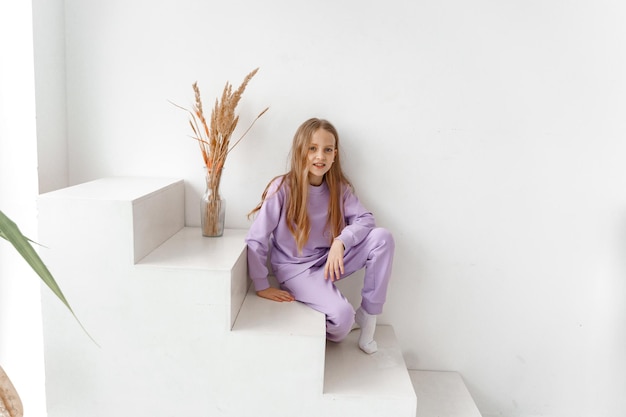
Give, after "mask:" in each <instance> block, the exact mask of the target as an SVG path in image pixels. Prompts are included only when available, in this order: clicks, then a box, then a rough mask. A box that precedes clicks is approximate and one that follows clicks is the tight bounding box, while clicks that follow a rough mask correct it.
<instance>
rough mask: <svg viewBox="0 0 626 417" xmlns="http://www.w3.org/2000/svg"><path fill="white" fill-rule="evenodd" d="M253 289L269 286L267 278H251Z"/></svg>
mask: <svg viewBox="0 0 626 417" xmlns="http://www.w3.org/2000/svg"><path fill="white" fill-rule="evenodd" d="M252 284H254V290H255V291H263V290H266V289H268V288H269V287H270V282H269V280H268V279H267V278H255V279H253V280H252Z"/></svg>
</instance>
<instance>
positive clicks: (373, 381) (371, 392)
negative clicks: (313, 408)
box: [324, 325, 416, 417]
mask: <svg viewBox="0 0 626 417" xmlns="http://www.w3.org/2000/svg"><path fill="white" fill-rule="evenodd" d="M359 333H360V331H359V330H358V329H357V330H353V331H352V332H350V334H349V335H348V337H347V338H346V339H345V340H344V341H342V342H341V343H333V342H328V346H327V348H326V366H325V373H324V396H325V399H326V401H327V404H331V405H332V408H331V407H329V408H328V409H327V410H325V411H326V414H324V415H325V416H409V417H413V416H414V415H415V407H416V397H415V392H414V391H413V386H412V385H411V380H410V378H409V373H408V371H407V368H406V364H405V363H404V358H403V357H402V352H401V350H400V346H399V344H398V340H397V339H396V335H395V333H394V331H393V327H391V326H385V325H382V326H381V325H379V326H377V327H376V333H375V339H376V343H377V345H378V351H377V352H376V353H373V354H371V355H368V354H366V353H364V352H362V351H361V350H360V349H359V347H358V336H359Z"/></svg>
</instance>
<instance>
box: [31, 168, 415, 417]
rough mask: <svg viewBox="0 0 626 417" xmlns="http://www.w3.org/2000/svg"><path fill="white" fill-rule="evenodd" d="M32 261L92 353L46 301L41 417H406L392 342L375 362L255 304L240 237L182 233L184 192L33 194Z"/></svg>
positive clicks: (405, 382) (382, 336)
mask: <svg viewBox="0 0 626 417" xmlns="http://www.w3.org/2000/svg"><path fill="white" fill-rule="evenodd" d="M39 216H40V218H39V224H40V230H39V239H40V241H41V243H42V244H43V245H45V246H46V247H47V249H42V250H41V251H40V252H41V254H42V257H43V259H44V261H45V262H46V263H47V264H48V266H49V267H50V269H51V270H52V272H53V274H54V275H55V277H56V278H57V280H58V282H59V284H60V286H61V288H62V289H63V290H64V292H65V295H66V296H67V298H68V300H69V302H70V304H71V305H72V307H73V308H74V310H75V312H76V314H77V315H78V317H79V318H80V319H81V321H82V323H83V324H84V326H85V327H86V328H87V330H88V331H89V332H90V334H91V335H92V336H93V337H94V339H96V341H97V342H98V344H99V345H100V346H97V345H96V344H94V343H93V342H92V341H91V340H90V339H89V338H88V337H87V336H86V335H85V334H84V333H83V332H82V330H81V329H80V327H79V326H78V325H77V324H76V322H75V321H74V319H73V317H72V316H71V315H70V314H69V313H68V312H67V311H66V310H65V309H64V307H63V306H62V305H61V303H60V302H58V300H56V299H54V298H53V297H52V296H51V295H50V294H49V292H45V291H44V292H43V295H42V298H43V309H44V350H45V361H46V390H47V400H48V417H85V416H89V417H100V416H103V417H104V416H107V417H109V416H116V417H148V416H150V417H166V416H168V417H170V416H172V417H173V416H177V417H178V416H203V417H204V416H241V417H248V416H272V417H280V416H289V417H293V416H311V417H313V416H315V417H326V416H331V417H332V416H359V417H368V416H372V417H379V416H392V417H396V416H397V417H403V416H405V417H413V416H415V415H416V395H415V391H414V390H413V385H412V383H411V378H410V376H409V373H408V371H407V369H406V366H405V364H404V360H403V358H402V354H401V352H400V349H399V346H398V343H397V340H396V338H395V335H394V332H393V329H392V328H391V327H390V326H379V327H378V328H377V333H376V335H377V342H378V346H379V351H378V352H377V353H375V354H373V355H366V354H364V353H362V352H361V351H360V350H359V349H358V347H357V343H356V336H357V333H356V332H353V333H351V334H350V336H349V337H348V339H347V340H345V341H344V342H342V343H340V344H335V343H331V342H329V343H328V344H327V342H326V339H325V323H324V317H323V315H322V314H320V313H318V312H316V311H313V310H312V309H310V308H308V307H306V306H304V305H302V304H300V303H297V302H294V303H276V302H272V301H268V300H264V299H261V298H259V297H257V296H256V295H255V294H254V292H252V291H251V290H250V289H249V288H250V285H249V280H248V277H247V265H246V246H245V242H244V236H245V231H244V230H226V232H225V234H224V236H223V237H220V238H205V237H202V235H201V233H200V229H199V228H189V227H184V184H183V182H182V181H181V180H172V179H150V178H107V179H102V180H97V181H93V182H90V183H85V184H81V185H78V186H74V187H69V188H66V189H63V190H59V191H55V192H52V193H48V194H43V195H41V196H40V199H39Z"/></svg>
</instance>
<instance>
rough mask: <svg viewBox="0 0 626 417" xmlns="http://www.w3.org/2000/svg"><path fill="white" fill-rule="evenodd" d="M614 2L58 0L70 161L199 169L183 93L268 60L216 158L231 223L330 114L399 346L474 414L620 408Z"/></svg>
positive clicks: (624, 36) (196, 184)
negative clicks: (234, 144) (380, 245)
mask: <svg viewBox="0 0 626 417" xmlns="http://www.w3.org/2000/svg"><path fill="white" fill-rule="evenodd" d="M625 19H626V6H624V4H623V2H618V1H610V0H599V1H593V2H592V1H586V2H585V1H583V2H565V1H543V2H540V1H526V2H521V1H518V2H496V1H487V0H482V1H475V2H465V1H460V0H448V1H421V2H408V1H400V0H391V1H388V2H384V3H381V2H371V1H344V2H332V1H330V0H322V1H318V2H308V3H307V2H298V1H286V0H270V1H266V2H252V1H249V2H244V1H231V2H206V1H194V0H176V1H174V0H161V1H157V2H155V1H150V2H148V1H142V0H124V1H122V0H112V1H108V2H101V1H95V0H66V1H65V28H66V54H67V56H66V65H67V120H68V124H67V133H68V152H69V153H68V155H69V156H68V166H69V181H70V183H72V184H74V183H79V182H83V181H87V180H91V179H95V178H99V177H102V176H108V175H162V176H178V177H182V178H184V179H185V181H186V182H187V184H188V186H187V203H188V207H187V213H186V214H187V217H186V218H187V223H188V224H189V225H196V224H198V217H199V216H198V207H197V200H198V198H199V195H200V193H201V190H202V188H203V185H202V180H203V174H202V166H201V160H200V155H199V152H198V150H197V147H196V144H195V143H194V142H193V141H192V140H191V139H189V138H188V137H187V135H188V133H189V132H188V129H187V122H186V115H185V114H184V113H183V112H181V111H180V110H178V109H176V108H174V107H173V106H172V105H171V104H169V103H168V102H167V100H172V101H174V102H176V103H179V104H181V105H190V104H191V101H192V91H191V83H192V82H193V81H196V80H197V81H199V83H200V86H201V88H202V91H203V94H204V98H205V102H206V103H207V107H208V106H210V103H211V102H212V100H213V99H214V97H215V96H216V95H217V94H218V93H219V92H220V91H221V88H222V87H223V83H224V82H225V81H226V80H230V81H231V82H233V83H235V84H236V85H237V84H238V83H239V82H240V81H241V79H242V78H243V77H244V75H245V74H246V73H247V72H248V71H249V70H251V69H253V68H254V67H256V66H260V67H261V70H260V72H259V74H258V75H257V76H256V78H255V79H254V80H253V81H252V82H251V84H250V85H249V87H248V90H247V91H246V93H245V94H244V98H243V101H242V103H241V118H242V125H246V124H247V123H246V122H248V121H250V120H251V119H252V118H253V117H254V115H255V114H256V113H257V112H258V111H260V110H261V109H262V108H263V107H264V106H266V105H269V106H271V109H270V111H269V112H268V113H267V114H266V115H265V116H264V117H263V118H262V119H261V120H260V121H259V122H258V124H257V125H256V126H255V128H254V130H253V131H252V133H251V134H250V135H249V136H248V137H247V138H246V140H245V141H244V142H242V144H241V146H240V147H239V148H238V149H236V151H234V152H233V153H232V154H231V155H230V156H229V159H228V165H227V168H226V172H225V177H224V181H223V185H222V192H223V194H224V195H225V197H226V198H227V200H228V209H227V219H228V220H227V223H228V225H227V226H230V227H247V225H248V224H249V223H248V222H247V221H246V219H245V213H246V212H247V211H248V210H249V209H250V208H252V207H253V206H254V205H255V204H256V203H257V201H258V198H259V196H260V193H261V191H262V190H263V187H264V186H265V184H266V183H267V181H268V180H269V179H270V178H271V177H272V176H274V175H276V174H279V173H281V172H283V171H284V169H285V166H286V157H287V152H288V147H289V144H290V140H291V137H292V135H293V132H294V130H295V128H296V127H297V125H298V124H299V123H300V122H302V121H303V120H304V119H306V118H308V117H310V116H320V117H326V118H329V119H330V120H331V121H333V122H334V123H335V124H336V126H337V127H338V129H339V131H340V133H341V135H342V139H343V151H344V154H343V157H344V158H345V159H344V161H345V168H346V170H347V172H348V174H349V175H350V177H351V178H352V179H353V181H354V183H355V185H356V187H357V191H358V193H359V194H360V196H361V198H362V200H363V201H364V202H365V203H366V205H367V206H369V207H370V208H371V209H372V210H373V211H374V212H375V214H376V216H377V219H378V222H379V223H380V224H381V225H384V226H386V227H388V228H390V229H392V230H393V231H394V233H395V236H396V240H397V247H398V249H397V256H396V262H395V273H394V282H393V284H392V287H391V289H390V294H389V301H388V304H387V307H386V311H385V314H384V317H383V319H382V320H384V321H386V322H389V323H392V324H393V325H394V326H395V328H396V331H397V333H398V335H399V337H400V339H401V343H402V346H403V348H404V351H405V355H406V358H407V362H408V365H409V367H411V368H418V369H435V370H456V371H459V372H461V374H462V375H463V377H464V379H465V380H466V382H467V384H468V386H469V388H470V391H471V392H472V395H473V396H474V398H475V399H476V400H477V403H478V406H479V408H480V410H481V411H482V413H483V415H485V416H511V417H517V416H519V417H530V416H540V415H541V416H551V417H572V416H589V415H593V416H598V417H617V416H621V415H624V414H625V413H626V403H625V400H624V399H623V398H624V397H623V392H624V390H625V388H626V379H625V378H626V360H625V353H624V345H625V343H626V334H625V332H626V327H625V326H624V324H625V323H624V321H625V317H626V312H625V311H624V306H625V300H624V297H625V296H624V294H626V292H625V291H624V290H625V288H624V283H623V277H624V273H625V272H626V269H625V266H626V265H625V264H624V261H623V258H624V249H626V248H625V246H626V245H625V237H626V236H625V232H626V197H625V195H624V189H625V185H626V170H624V168H623V165H624V164H623V163H622V161H621V159H622V156H623V155H625V154H626V142H625V141H624V139H623V137H624V134H625V133H626V126H625V119H624V117H623V115H624V114H625V112H624V111H625V110H626V109H625V107H626V104H625V101H624V99H623V97H624V96H625V94H626V81H625V80H626V79H625V77H624V74H626V56H625V54H626V49H625V48H624V44H625V42H626V31H625V30H624V29H623V27H624V25H623V22H624V21H625Z"/></svg>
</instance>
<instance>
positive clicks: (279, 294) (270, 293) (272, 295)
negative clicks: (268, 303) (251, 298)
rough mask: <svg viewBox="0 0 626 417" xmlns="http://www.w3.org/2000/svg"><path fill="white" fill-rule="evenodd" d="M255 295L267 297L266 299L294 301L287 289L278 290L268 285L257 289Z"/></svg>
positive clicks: (280, 301)
mask: <svg viewBox="0 0 626 417" xmlns="http://www.w3.org/2000/svg"><path fill="white" fill-rule="evenodd" d="M256 295H258V296H259V297H263V298H267V299H268V300H272V301H278V302H279V303H282V302H288V303H289V302H291V301H295V298H293V295H291V294H289V293H288V292H287V291H283V290H279V289H278V288H273V287H269V288H266V289H264V290H261V291H257V292H256Z"/></svg>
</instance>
